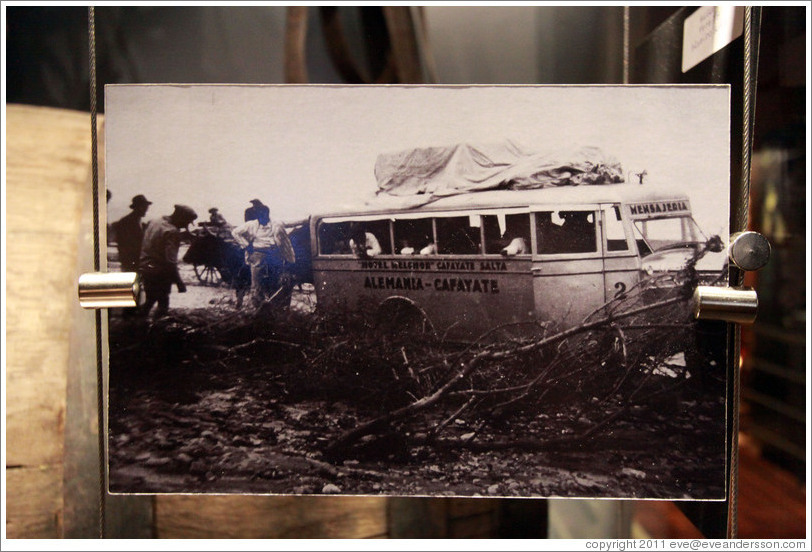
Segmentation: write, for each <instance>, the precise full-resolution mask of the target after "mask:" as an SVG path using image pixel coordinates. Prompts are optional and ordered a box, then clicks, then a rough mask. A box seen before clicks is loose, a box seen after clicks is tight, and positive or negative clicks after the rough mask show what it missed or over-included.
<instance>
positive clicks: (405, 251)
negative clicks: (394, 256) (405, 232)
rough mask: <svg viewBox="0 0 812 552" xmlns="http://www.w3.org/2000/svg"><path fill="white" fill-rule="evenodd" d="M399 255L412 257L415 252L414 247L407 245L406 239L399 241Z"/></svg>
mask: <svg viewBox="0 0 812 552" xmlns="http://www.w3.org/2000/svg"><path fill="white" fill-rule="evenodd" d="M398 253H400V254H401V255H414V253H415V250H414V247H412V245H411V244H410V243H409V240H408V239H405V238H404V239H402V240H400V250H399V251H398Z"/></svg>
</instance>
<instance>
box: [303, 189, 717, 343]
mask: <svg viewBox="0 0 812 552" xmlns="http://www.w3.org/2000/svg"><path fill="white" fill-rule="evenodd" d="M413 199H414V198H411V201H406V200H405V201H404V203H413ZM397 203H398V200H397V198H395V199H393V198H387V199H385V200H381V201H379V202H375V201H371V202H369V203H368V204H366V205H364V206H363V207H361V208H359V209H355V210H352V211H351V212H346V211H345V212H335V213H326V214H322V215H319V216H313V217H311V221H310V232H311V251H312V267H313V279H314V286H315V290H316V296H317V298H318V303H319V306H320V308H327V309H330V308H359V307H360V306H361V305H366V306H368V305H373V306H374V307H375V308H377V309H379V310H380V312H382V313H384V317H385V316H386V314H385V313H386V312H401V311H403V309H404V308H406V309H413V310H414V311H415V312H419V313H421V314H422V315H423V316H424V317H425V318H426V319H427V320H426V322H428V323H429V324H430V325H431V327H432V328H433V329H434V330H435V331H436V332H437V333H438V334H441V335H444V336H448V337H453V338H456V339H465V340H470V339H476V338H477V337H478V336H480V335H482V334H484V333H485V332H488V331H489V330H491V329H493V328H496V327H500V326H506V325H515V324H517V323H522V322H538V323H549V322H552V323H554V324H555V325H556V327H558V328H560V329H566V328H568V327H572V326H574V325H577V324H579V323H581V322H582V321H583V320H584V318H585V317H586V316H588V315H589V314H590V313H593V312H594V311H595V310H596V309H599V308H600V307H601V306H602V305H604V304H605V303H607V302H608V301H610V300H612V299H613V298H614V297H618V296H619V295H620V294H623V293H624V292H625V291H626V290H628V289H630V288H631V287H632V286H634V285H635V284H637V283H638V282H639V281H640V280H641V279H642V278H645V277H647V276H649V275H653V274H655V273H662V272H663V271H669V270H678V269H680V268H681V267H682V266H683V265H684V263H685V262H686V261H687V260H688V259H689V258H690V257H691V255H692V254H693V253H694V252H695V251H696V250H697V249H698V248H700V247H701V246H703V245H704V244H705V243H706V242H707V240H708V238H707V237H706V236H705V235H704V234H703V233H702V231H701V229H700V228H699V226H698V225H697V223H696V222H695V220H694V218H693V216H692V213H691V205H690V201H689V198H688V197H687V196H686V195H684V194H680V193H671V192H665V191H661V190H656V189H653V188H652V186H651V185H634V184H612V185H599V186H597V185H594V186H576V187H573V186H563V187H551V188H543V189H534V190H518V191H517V190H490V191H480V192H474V193H466V194H459V195H453V196H448V197H441V198H437V199H435V200H433V201H430V202H428V203H426V204H424V205H421V206H419V207H409V206H408V205H397ZM393 204H395V205H394V206H393ZM719 270H722V265H721V264H720V266H719ZM367 308H368V307H367Z"/></svg>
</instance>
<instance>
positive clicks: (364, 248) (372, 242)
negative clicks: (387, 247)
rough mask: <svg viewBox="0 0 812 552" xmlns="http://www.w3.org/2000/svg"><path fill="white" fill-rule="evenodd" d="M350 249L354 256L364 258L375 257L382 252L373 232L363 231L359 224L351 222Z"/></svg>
mask: <svg viewBox="0 0 812 552" xmlns="http://www.w3.org/2000/svg"><path fill="white" fill-rule="evenodd" d="M350 249H351V250H352V252H353V253H354V254H355V256H356V257H361V258H362V259H365V258H367V257H375V256H376V255H380V254H381V253H382V252H383V249H382V248H381V244H380V242H379V241H378V238H376V237H375V234H373V233H372V232H365V231H364V229H363V228H362V227H361V225H359V224H357V223H353V225H352V227H351V229H350Z"/></svg>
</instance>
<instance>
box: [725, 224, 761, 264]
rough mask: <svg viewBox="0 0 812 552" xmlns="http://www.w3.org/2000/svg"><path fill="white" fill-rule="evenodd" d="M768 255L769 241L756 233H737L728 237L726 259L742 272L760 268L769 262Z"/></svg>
mask: <svg viewBox="0 0 812 552" xmlns="http://www.w3.org/2000/svg"><path fill="white" fill-rule="evenodd" d="M770 253H771V248H770V241H769V240H768V239H767V238H765V237H764V236H763V235H762V234H759V233H758V232H750V231H747V232H738V233H736V234H733V235H732V236H730V245H729V246H728V249H727V255H728V258H730V262H732V263H733V264H734V265H736V266H737V267H739V268H740V269H742V270H758V269H760V268H762V267H763V266H764V265H766V264H767V261H769V260H770Z"/></svg>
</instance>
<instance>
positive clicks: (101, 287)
mask: <svg viewBox="0 0 812 552" xmlns="http://www.w3.org/2000/svg"><path fill="white" fill-rule="evenodd" d="M143 302H144V301H143V291H142V287H141V278H140V277H139V276H138V273H136V272H87V273H85V274H82V275H81V276H79V304H80V305H81V306H82V308H85V309H110V308H114V307H124V308H126V307H137V306H139V305H141V304H143Z"/></svg>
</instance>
